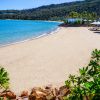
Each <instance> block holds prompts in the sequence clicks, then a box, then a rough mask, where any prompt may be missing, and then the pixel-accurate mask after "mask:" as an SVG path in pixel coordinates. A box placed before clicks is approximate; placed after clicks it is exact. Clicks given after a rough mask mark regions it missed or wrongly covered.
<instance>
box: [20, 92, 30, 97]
mask: <svg viewBox="0 0 100 100" xmlns="http://www.w3.org/2000/svg"><path fill="white" fill-rule="evenodd" d="M20 97H28V91H22V93H21V96H20Z"/></svg>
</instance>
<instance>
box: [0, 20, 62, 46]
mask: <svg viewBox="0 0 100 100" xmlns="http://www.w3.org/2000/svg"><path fill="white" fill-rule="evenodd" d="M59 24H60V23H58V22H46V21H31V20H0V46H3V45H7V44H11V43H15V42H20V41H23V40H27V39H30V38H35V37H38V36H41V35H43V34H45V33H48V32H51V31H53V30H54V29H56V28H57V27H58V25H59Z"/></svg>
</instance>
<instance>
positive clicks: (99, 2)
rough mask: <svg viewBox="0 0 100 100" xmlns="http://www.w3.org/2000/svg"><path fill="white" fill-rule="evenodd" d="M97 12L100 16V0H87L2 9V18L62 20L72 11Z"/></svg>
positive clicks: (0, 17) (0, 13)
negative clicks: (31, 7) (36, 6)
mask: <svg viewBox="0 0 100 100" xmlns="http://www.w3.org/2000/svg"><path fill="white" fill-rule="evenodd" d="M72 11H74V12H78V13H82V12H84V11H86V12H88V13H92V12H93V13H96V15H98V16H100V0H85V1H77V2H71V3H63V4H55V5H54V4H52V5H49V6H42V7H39V8H34V9H25V10H1V11H0V19H30V20H60V19H63V18H65V17H66V16H68V15H69V13H70V12H72Z"/></svg>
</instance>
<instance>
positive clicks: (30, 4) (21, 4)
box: [0, 0, 79, 10]
mask: <svg viewBox="0 0 100 100" xmlns="http://www.w3.org/2000/svg"><path fill="white" fill-rule="evenodd" d="M72 1H79V0H0V10H6V9H28V8H36V7H39V6H43V5H49V4H59V3H64V2H72Z"/></svg>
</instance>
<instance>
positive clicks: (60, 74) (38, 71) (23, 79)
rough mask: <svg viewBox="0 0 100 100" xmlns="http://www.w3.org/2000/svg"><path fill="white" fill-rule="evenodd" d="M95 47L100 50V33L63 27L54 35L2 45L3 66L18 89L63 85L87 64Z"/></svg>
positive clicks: (0, 57)
mask: <svg viewBox="0 0 100 100" xmlns="http://www.w3.org/2000/svg"><path fill="white" fill-rule="evenodd" d="M95 48H98V49H100V34H97V33H93V32H91V31H89V30H88V28H84V27H77V28H76V27H69V28H61V29H60V30H59V31H58V32H57V33H55V34H52V35H48V36H45V37H42V38H39V39H36V40H31V41H27V42H24V43H18V44H15V45H10V46H7V47H3V48H0V65H2V66H3V67H5V68H6V70H7V71H8V72H9V74H10V83H11V84H10V86H11V89H12V90H13V91H15V92H20V91H22V90H26V89H31V88H32V87H34V86H43V85H47V84H51V83H52V84H54V85H55V84H59V85H60V84H63V83H64V81H65V80H66V78H67V77H68V75H69V74H72V73H76V72H77V71H78V68H79V67H83V66H85V65H86V64H87V63H88V61H89V59H90V54H91V51H92V50H93V49H95Z"/></svg>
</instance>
